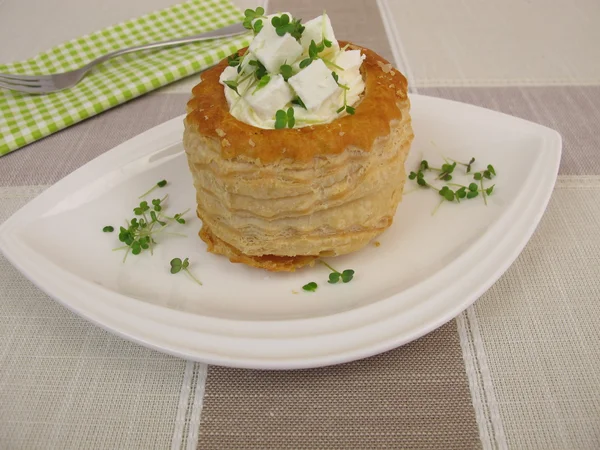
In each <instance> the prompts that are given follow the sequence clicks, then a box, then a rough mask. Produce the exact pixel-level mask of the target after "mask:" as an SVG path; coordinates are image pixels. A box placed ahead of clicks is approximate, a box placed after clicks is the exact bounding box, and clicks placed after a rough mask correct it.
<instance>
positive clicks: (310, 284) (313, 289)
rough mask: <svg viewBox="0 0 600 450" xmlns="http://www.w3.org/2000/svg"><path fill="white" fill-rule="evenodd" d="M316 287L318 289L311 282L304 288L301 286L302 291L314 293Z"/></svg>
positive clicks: (315, 284)
mask: <svg viewBox="0 0 600 450" xmlns="http://www.w3.org/2000/svg"><path fill="white" fill-rule="evenodd" d="M317 287H319V286H318V285H317V283H315V282H314V281H311V282H310V283H307V284H305V285H304V286H302V289H304V290H305V291H308V292H315V291H316V290H317Z"/></svg>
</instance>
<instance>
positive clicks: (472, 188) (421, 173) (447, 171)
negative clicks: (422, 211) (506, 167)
mask: <svg viewBox="0 0 600 450" xmlns="http://www.w3.org/2000/svg"><path fill="white" fill-rule="evenodd" d="M446 161H447V162H446V163H445V164H442V167H440V168H438V167H432V166H430V165H429V162H428V161H427V160H422V161H421V162H420V163H419V168H418V170H417V171H416V172H414V171H413V172H410V174H409V175H408V179H409V180H413V181H415V182H416V183H417V184H418V185H419V186H421V187H423V188H431V189H434V190H436V191H438V194H439V195H440V197H442V199H441V201H440V204H438V205H437V207H436V208H435V209H434V211H433V214H435V212H436V211H437V209H438V208H439V206H440V205H441V204H442V203H443V202H444V201H448V202H451V203H452V202H456V203H460V201H461V200H464V199H473V198H475V197H478V196H479V194H481V196H482V197H483V201H484V203H485V204H486V205H487V197H488V196H490V195H491V194H492V193H493V192H494V187H495V185H492V186H489V187H486V186H484V184H483V181H484V180H486V179H487V180H491V179H492V178H494V177H495V176H496V170H495V169H494V166H492V165H491V164H489V165H488V166H487V168H486V169H484V170H481V171H479V172H474V173H472V175H473V179H474V180H475V182H472V183H470V184H469V185H468V186H464V185H462V184H456V183H447V184H446V185H444V186H442V187H440V188H437V187H436V186H434V185H433V184H431V182H429V181H427V179H426V178H425V174H426V173H427V172H428V171H435V172H439V174H438V176H437V177H436V178H435V180H437V181H450V180H452V174H453V173H454V172H455V169H456V167H457V165H461V166H463V167H464V168H465V175H466V174H471V168H472V166H473V164H474V163H475V158H471V159H470V160H469V162H468V163H463V162H460V161H455V160H451V161H452V164H451V163H450V162H448V160H446ZM477 182H479V183H477ZM451 187H456V188H458V189H452V188H451Z"/></svg>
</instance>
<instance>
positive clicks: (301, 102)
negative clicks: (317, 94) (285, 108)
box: [292, 97, 307, 109]
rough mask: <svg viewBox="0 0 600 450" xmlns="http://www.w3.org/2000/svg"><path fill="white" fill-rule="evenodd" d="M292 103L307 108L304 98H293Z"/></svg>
mask: <svg viewBox="0 0 600 450" xmlns="http://www.w3.org/2000/svg"><path fill="white" fill-rule="evenodd" d="M292 104H294V105H298V106H300V107H301V108H304V109H307V108H306V105H305V104H304V102H303V101H302V99H301V98H300V97H296V98H295V99H294V100H292Z"/></svg>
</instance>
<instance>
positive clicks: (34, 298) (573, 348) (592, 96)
mask: <svg viewBox="0 0 600 450" xmlns="http://www.w3.org/2000/svg"><path fill="white" fill-rule="evenodd" d="M55 1H58V0H55ZM65 1H66V0H65ZM8 4H9V5H10V4H11V0H8ZM4 7H5V4H3V3H2V2H0V16H2V15H3V8H4ZM324 8H325V9H326V10H327V12H328V14H330V15H331V17H332V18H333V21H334V26H335V30H336V33H337V37H338V38H340V39H350V40H352V41H354V42H357V43H358V44H362V45H365V46H368V47H371V48H372V49H374V50H376V51H378V52H379V53H381V54H382V55H383V56H384V57H386V58H388V59H390V60H391V61H393V62H394V63H395V65H397V66H398V67H399V68H400V69H401V70H402V71H403V72H404V73H405V74H406V75H407V76H408V78H409V82H410V86H411V91H412V92H418V93H421V94H426V95H434V96H438V97H443V98H449V99H453V100H458V101H463V102H468V103H473V104H476V105H480V106H483V107H487V108H490V109H494V110H498V111H502V112H505V113H508V114H513V115H515V116H518V117H523V118H525V119H528V120H532V121H534V122H538V123H541V124H543V125H546V126H549V127H551V128H555V129H557V130H558V131H559V132H560V133H561V135H562V136H563V140H564V149H563V158H562V162H561V168H560V173H559V177H558V181H557V184H556V188H555V191H554V193H553V196H552V199H551V201H550V204H549V206H548V209H547V211H546V213H545V215H544V217H543V219H542V221H541V223H540V225H539V227H538V229H537V231H536V232H535V234H534V235H533V237H532V239H531V241H530V242H529V244H528V245H527V247H526V248H525V250H524V251H523V253H522V254H521V255H520V256H519V258H518V259H517V260H516V262H515V263H514V264H513V265H512V266H511V267H510V269H509V270H508V271H507V272H506V273H505V274H504V276H503V277H502V278H501V279H500V280H499V281H498V282H497V283H496V284H495V285H494V286H493V287H492V288H491V289H490V290H489V291H488V292H487V293H485V294H484V295H483V296H482V297H481V298H480V299H479V300H478V301H477V302H476V303H475V304H474V305H473V306H472V307H470V308H469V309H467V310H466V311H465V312H464V313H462V314H461V315H460V316H459V317H457V318H456V319H455V320H453V321H451V322H449V323H447V324H446V325H444V326H443V327H441V328H440V329H438V330H436V331H434V332H432V333H430V334H429V335H427V336H425V337H423V338H421V339H419V340H417V341H415V342H413V343H410V344H408V345H406V346H404V347H401V348H398V349H396V350H393V351H390V352H387V353H385V354H382V355H379V356H376V357H373V358H368V359H365V360H362V361H357V362H354V363H350V364H344V365H340V366H334V367H328V368H322V369H314V370H302V371H290V372H285V371H284V372H267V371H253V370H237V369H229V368H222V367H215V366H210V367H207V366H206V365H204V364H200V363H192V362H186V361H183V360H179V359H176V358H173V357H170V356H166V355H163V354H160V353H157V352H154V351H151V350H148V349H145V348H143V347H140V346H138V345H135V344H131V343H129V342H126V341H124V340H122V339H120V338H117V337H115V336H112V335H110V334H109V333H107V332H105V331H103V330H101V329H99V328H97V327H95V326H94V325H92V324H89V323H87V322H85V321H84V320H82V319H80V318H78V317H76V316H74V315H73V314H71V313H70V312H69V311H67V310H66V309H64V308H62V307H61V306H59V305H58V304H57V303H55V302H54V301H52V300H51V299H49V298H48V297H47V296H46V295H45V294H44V293H42V292H40V291H39V290H38V289H37V288H35V287H34V286H33V285H31V283H29V282H28V281H27V280H26V279H25V278H24V277H23V276H22V275H20V274H19V273H18V272H17V271H16V270H15V269H14V268H13V267H12V266H11V265H10V264H9V263H8V262H7V261H6V260H5V259H4V258H2V257H1V256H0V448H9V449H21V448H23V449H38V448H39V449H42V448H43V449H46V448H61V449H62V448H73V449H82V448H127V449H134V448H144V449H148V448H159V449H160V448H169V447H170V448H190V449H192V448H198V449H212V448H215V449H235V448H240V449H242V448H244V449H245V448H293V449H298V448H340V449H349V448H361V449H362V448H411V449H412V448H423V449H451V448H468V449H471V448H484V449H492V448H494V449H495V448H500V449H502V448H518V449H520V448H533V449H552V448H555V449H567V448H568V449H592V448H600V234H599V233H598V226H599V224H600V125H599V124H600V47H598V45H597V43H598V42H600V29H599V28H598V27H597V23H598V20H599V19H600V4H598V2H596V1H593V0H587V1H585V0H582V1H579V2H575V3H573V2H568V1H566V0H563V1H557V2H552V3H548V2H542V1H536V0H534V1H532V2H520V1H517V0H507V1H504V2H502V3H496V2H491V1H489V2H487V1H486V2H481V1H478V0H465V1H463V2H436V1H433V0H423V1H420V2H411V1H409V0H380V1H377V2H374V1H368V0H345V1H341V0H325V1H316V0H310V1H305V2H292V1H290V0H272V1H270V2H269V5H268V10H269V11H290V12H292V13H294V14H297V15H298V16H299V17H302V18H305V19H307V18H311V17H314V16H316V15H318V14H319V13H321V12H322V10H323V9H324ZM0 23H1V22H0ZM549 24H552V26H549ZM48 26H50V25H48ZM1 37H2V32H1V31H0V38H1ZM27 56H29V55H27ZM196 81H197V77H191V79H189V80H185V81H183V82H179V83H177V84H174V85H172V86H170V87H168V88H166V89H164V90H162V91H157V92H156V93H153V94H150V95H146V96H144V97H140V98H139V99H136V100H133V101H131V102H129V103H127V104H125V105H122V106H119V107H117V108H114V109H113V110H111V111H109V112H106V113H103V114H101V115H98V116H96V117H94V118H91V119H88V120H86V121H84V122H82V123H80V124H78V125H75V126H73V127H70V128H68V129H66V130H64V131H61V132H59V133H57V134H55V135H53V136H50V137H48V138H46V139H43V140H42V141H39V142H36V143H34V144H31V145H30V146H28V147H25V148H23V149H21V150H18V151H16V152H13V153H12V154H10V155H7V156H5V157H3V158H1V159H0V221H2V220H5V219H6V218H8V217H9V216H10V214H11V213H12V212H14V211H16V210H17V209H18V208H19V207H20V206H22V205H24V204H25V203H26V202H27V201H28V200H30V199H32V198H34V197H35V196H36V195H38V194H39V193H40V192H42V191H43V190H44V189H45V188H46V187H47V186H49V185H51V184H53V183H55V182H57V181H58V180H60V179H61V178H62V177H64V176H65V175H67V174H68V173H70V172H71V171H73V170H75V169H76V168H78V167H80V166H81V165H82V164H84V163H86V162H87V161H89V160H91V159H93V158H94V157H96V156H98V155H100V154H102V153H103V152H105V151H107V150H109V149H111V148H112V147H114V146H115V145H117V144H119V143H121V142H123V141H125V140H126V139H129V138H131V137H133V136H135V135H137V134H139V133H140V132H142V131H144V130H146V129H149V128H151V127H153V126H154V125H157V124H159V123H161V122H163V121H165V120H167V119H170V118H173V117H175V116H178V115H180V114H182V112H183V111H184V109H185V103H186V101H187V99H188V97H189V94H188V93H189V88H190V86H192V85H193V84H194V83H195V82H196Z"/></svg>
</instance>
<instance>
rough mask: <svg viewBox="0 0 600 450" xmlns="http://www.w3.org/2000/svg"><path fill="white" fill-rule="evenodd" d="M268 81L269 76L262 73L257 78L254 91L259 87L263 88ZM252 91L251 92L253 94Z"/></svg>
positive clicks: (269, 79)
mask: <svg viewBox="0 0 600 450" xmlns="http://www.w3.org/2000/svg"><path fill="white" fill-rule="evenodd" d="M269 81H271V76H270V75H264V76H263V77H262V78H261V79H260V80H258V84H257V85H256V89H254V92H256V91H258V90H259V89H262V88H264V87H265V86H266V85H267V84H269ZM254 92H253V94H254Z"/></svg>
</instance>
